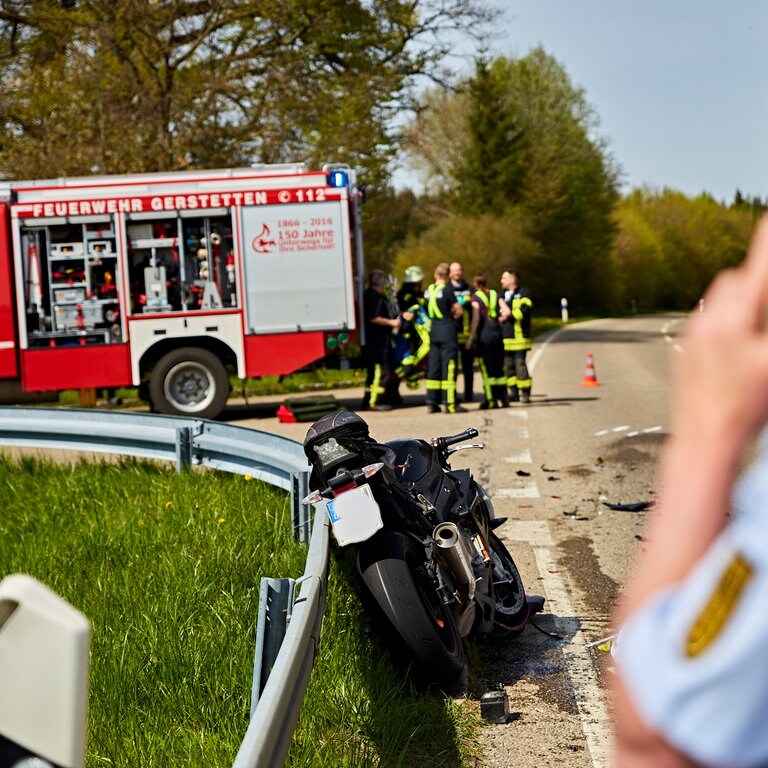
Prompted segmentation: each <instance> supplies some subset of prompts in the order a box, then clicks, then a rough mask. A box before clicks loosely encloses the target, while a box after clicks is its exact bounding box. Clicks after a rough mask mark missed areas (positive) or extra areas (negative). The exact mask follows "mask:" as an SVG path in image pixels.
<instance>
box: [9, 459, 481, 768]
mask: <svg viewBox="0 0 768 768" xmlns="http://www.w3.org/2000/svg"><path fill="white" fill-rule="evenodd" d="M0 495H2V498H3V500H4V502H5V504H4V514H3V516H2V518H1V519H0V561H1V562H2V563H3V571H4V573H3V574H2V575H5V574H6V573H11V572H24V573H28V574H30V575H32V576H34V577H35V578H37V579H39V580H40V581H42V582H43V583H45V584H46V585H48V586H49V587H50V588H52V589H53V590H54V591H56V592H57V593H58V594H60V595H61V596H62V597H63V598H64V599H66V600H67V601H69V602H70V603H71V604H72V605H74V606H75V607H76V608H78V609H79V610H81V611H82V612H83V613H85V615H86V616H87V617H88V618H89V620H90V621H91V626H92V644H91V650H92V653H91V657H92V660H91V687H90V703H89V715H88V719H89V722H88V730H89V737H88V747H87V755H86V765H87V766H88V768H91V766H98V765H105V764H107V765H114V766H135V765H142V766H149V767H151V766H169V765H184V766H203V765H204V766H222V767H223V766H230V765H231V764H232V760H233V759H234V755H235V754H236V752H237V750H238V748H239V746H240V743H241V742H242V739H243V736H244V734H245V730H246V728H247V726H248V713H249V708H250V693H251V680H252V671H253V642H254V637H255V619H256V615H257V608H258V601H259V579H260V577H262V576H272V577H285V576H292V577H294V578H296V577H297V576H299V575H300V574H301V572H302V571H303V566H304V561H305V559H306V549H305V548H304V547H303V546H301V545H299V544H297V543H296V542H295V541H294V540H293V537H292V534H291V530H290V514H289V511H288V504H287V495H286V494H285V493H284V492H282V491H279V490H276V489H274V488H270V487H269V486H265V485H263V484H262V483H258V482H256V481H249V480H248V479H247V478H244V477H241V476H234V475H227V474H223V473H218V472H201V473H188V474H183V475H177V474H176V473H175V472H173V471H172V470H169V469H167V468H165V467H161V466H158V465H156V464H151V463H148V462H140V461H134V460H122V461H119V462H116V463H109V462H101V463H90V462H79V463H77V464H75V465H69V464H56V463H53V462H50V461H46V460H41V459H37V458H23V459H20V460H11V459H8V458H6V457H2V456H0ZM2 575H0V578H2ZM355 580H356V576H355V571H354V562H353V559H352V558H350V557H348V556H347V557H345V558H342V559H340V560H333V561H332V564H331V570H330V578H329V588H328V595H327V599H326V606H325V611H324V623H323V630H322V635H321V643H320V648H319V656H318V659H317V662H316V666H315V669H314V671H313V674H312V677H311V681H310V687H309V690H308V693H307V697H306V699H305V702H304V704H303V709H302V713H301V718H300V722H299V727H298V731H297V733H296V735H295V737H294V740H293V745H292V747H291V751H290V754H289V758H288V765H292V766H302V767H303V766H308V765H311V766H318V767H322V766H328V768H331V767H333V768H336V766H349V767H350V768H352V767H353V766H354V768H364V767H365V766H380V765H407V764H409V763H411V762H418V763H419V764H420V765H423V766H424V768H429V766H438V765H441V766H442V765H447V766H454V767H455V768H459V767H460V766H463V765H467V766H468V765H473V764H474V762H475V759H476V758H477V746H476V743H475V741H474V739H473V733H474V731H475V730H476V729H477V727H478V725H479V720H478V716H477V713H476V711H473V710H472V709H470V708H467V707H466V706H464V707H461V706H459V705H457V704H454V703H453V702H451V701H450V700H447V699H445V698H444V697H443V696H441V695H439V694H430V693H425V692H423V691H417V690H415V689H414V688H413V687H412V686H411V684H410V682H409V679H408V677H407V675H406V673H405V672H404V671H398V670H396V669H395V668H394V667H393V666H392V664H391V663H390V661H389V656H388V654H387V653H386V650H385V648H384V647H383V645H382V644H381V643H380V642H379V639H378V637H377V636H376V635H373V634H371V633H370V632H369V631H368V627H367V626H366V623H365V621H364V615H363V614H362V613H361V606H360V601H359V599H358V597H357V595H356V593H355V586H354V584H355Z"/></svg>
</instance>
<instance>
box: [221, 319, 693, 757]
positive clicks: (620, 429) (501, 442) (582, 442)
mask: <svg viewBox="0 0 768 768" xmlns="http://www.w3.org/2000/svg"><path fill="white" fill-rule="evenodd" d="M681 324H682V318H681V317H679V316H675V317H670V316H653V317H633V318H627V319H607V320H595V321H591V322H588V323H581V324H577V325H573V326H567V327H565V328H564V329H562V330H560V331H558V332H557V333H555V334H554V335H552V336H550V337H549V338H548V339H547V340H543V341H542V342H541V343H538V344H536V345H534V349H533V350H532V353H531V355H530V357H529V361H530V363H531V367H532V369H533V379H534V389H533V393H534V396H533V400H532V402H531V404H530V405H526V406H520V405H517V406H513V407H511V408H508V409H503V410H498V411H478V410H476V409H477V405H476V404H467V407H468V409H469V412H467V413H463V414H457V415H447V414H436V415H428V414H427V413H426V409H425V407H424V391H423V389H422V390H421V391H418V392H416V393H410V392H405V391H404V392H403V394H404V396H405V399H406V405H405V407H402V408H398V409H396V410H394V411H391V412H387V413H366V414H365V415H364V417H365V418H366V420H367V421H368V422H369V425H370V427H371V433H372V435H373V436H374V437H375V438H376V439H378V440H380V441H384V440H389V439H393V438H397V437H405V436H415V437H423V438H427V439H428V438H430V437H432V436H436V435H447V434H453V433H456V432H459V431H461V430H462V429H464V428H466V427H469V426H474V427H476V428H478V429H479V430H480V438H479V440H480V441H482V442H483V443H484V444H485V446H486V449H485V450H483V451H465V452H460V453H458V454H456V455H455V456H454V460H453V465H454V467H462V466H469V467H471V468H472V470H473V472H474V473H475V475H476V476H477V477H478V479H479V480H480V481H481V483H482V484H483V485H484V486H485V487H486V488H487V489H488V490H489V492H490V493H491V496H492V498H493V499H494V504H495V507H496V514H497V516H505V517H507V518H508V522H507V523H506V524H505V525H503V526H502V527H501V528H500V529H499V532H500V533H501V535H502V538H503V539H504V540H505V541H506V543H507V545H508V546H509V548H510V550H511V551H512V554H513V556H514V557H515V559H516V561H517V563H518V566H519V567H520V570H521V573H522V576H523V580H524V582H525V584H526V589H527V591H528V592H529V593H531V594H541V595H544V597H545V598H546V601H547V602H546V606H545V612H544V614H542V615H540V616H538V617H537V618H536V619H535V624H536V626H529V628H528V629H526V631H525V632H524V633H523V635H522V636H521V637H520V638H518V639H517V640H515V641H514V642H513V643H511V644H509V645H507V646H503V647H488V646H483V647H481V648H480V653H479V658H480V663H479V669H478V670H477V672H476V674H475V675H473V677H472V679H471V680H470V691H471V693H472V694H473V696H472V697H470V699H469V700H468V704H467V706H478V704H477V699H478V698H479V696H480V695H481V694H482V693H484V692H486V691H487V690H490V689H491V688H495V687H497V686H499V685H500V686H503V688H504V690H505V691H506V693H507V696H508V701H509V710H510V715H509V718H508V722H507V723H506V724H503V725H487V726H486V727H484V728H483V729H482V735H481V741H482V746H483V750H484V763H483V764H482V768H495V767H496V766H509V765H514V766H515V767H516V768H541V767H542V766H558V768H560V766H567V767H568V768H596V767H598V766H600V767H602V766H608V765H609V753H610V717H609V712H608V706H607V702H606V697H605V693H604V680H603V675H604V671H603V662H605V661H606V660H607V659H606V656H605V654H604V653H602V652H600V651H598V650H597V649H596V648H595V647H594V646H591V644H592V643H594V642H595V641H597V640H599V639H601V638H604V637H606V636H608V635H610V634H612V632H613V628H612V627H611V623H610V618H611V612H612V610H613V606H614V604H615V601H616V600H617V598H618V596H619V595H620V591H621V584H622V583H623V581H624V579H625V577H626V574H627V569H628V567H629V563H630V562H631V559H632V556H633V553H634V552H635V550H636V548H637V547H638V546H642V536H641V531H642V526H643V522H644V519H645V512H644V511H643V510H639V511H638V510H637V508H636V505H641V506H642V505H644V504H649V503H650V504H652V503H653V500H654V495H655V494H654V490H655V488H654V481H655V472H656V461H657V457H658V452H659V448H660V446H661V443H662V441H663V439H664V437H665V435H666V433H667V428H668V424H669V408H668V387H667V384H668V378H669V376H668V374H669V364H670V362H671V359H672V358H673V356H674V355H677V354H680V353H681V349H680V347H679V345H678V343H677V340H676V338H675V332H676V331H679V329H680V327H681ZM589 354H591V355H592V362H593V368H592V369H588V365H587V362H588V355H589ZM592 374H594V376H593V375H592ZM591 378H594V379H595V380H596V382H597V384H599V386H593V387H586V386H582V384H583V383H584V381H585V380H589V379H591ZM478 390H479V386H478V385H477V384H476V386H475V391H476V392H477V391H478ZM334 394H335V395H336V397H337V399H338V400H339V402H340V404H342V405H345V406H347V407H350V408H353V409H354V408H356V407H357V406H358V404H359V403H360V400H361V396H362V390H344V391H337V392H334ZM279 402H280V400H279V399H276V398H259V399H258V400H257V401H254V402H250V403H248V404H244V403H243V404H235V405H231V406H229V407H228V408H227V410H226V412H225V414H224V418H225V419H226V420H227V421H230V422H232V423H237V424H241V425H244V426H249V427H252V428H255V429H261V430H264V431H267V432H276V433H278V434H283V435H286V436H289V437H293V438H295V439H297V440H302V439H303V437H304V435H305V433H306V430H307V427H308V424H302V423H297V424H282V423H280V422H279V421H278V420H277V418H276V417H275V416H274V413H275V410H276V408H277V406H278V405H279ZM607 504H612V505H614V506H619V507H620V508H619V509H612V508H610V507H609V506H607Z"/></svg>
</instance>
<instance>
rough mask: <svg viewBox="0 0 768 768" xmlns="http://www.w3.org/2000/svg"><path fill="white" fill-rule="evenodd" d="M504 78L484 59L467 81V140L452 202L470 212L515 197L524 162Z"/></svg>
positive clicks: (502, 206) (494, 208) (500, 206)
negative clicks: (495, 72) (468, 104)
mask: <svg viewBox="0 0 768 768" xmlns="http://www.w3.org/2000/svg"><path fill="white" fill-rule="evenodd" d="M506 87H507V85H506V83H505V82H504V80H503V79H502V78H499V77H496V76H495V75H494V73H493V72H491V71H490V70H489V68H488V66H487V64H486V63H485V62H484V61H480V62H478V64H477V69H476V72H475V76H474V77H473V78H472V80H471V81H470V82H469V86H468V90H469V103H470V105H471V112H470V114H469V116H468V118H469V119H468V129H469V141H468V146H467V152H466V154H465V155H464V157H463V159H462V160H461V162H460V165H459V167H458V169H457V179H458V182H459V187H458V190H457V192H458V195H457V198H458V199H457V203H458V207H459V209H460V210H461V211H463V212H464V213H467V214H469V215H472V214H481V213H493V212H499V211H504V210H506V209H507V208H509V207H511V206H512V205H514V204H515V203H517V202H519V200H520V195H521V191H522V185H523V179H524V173H525V165H524V155H525V147H524V146H523V143H522V140H523V137H524V133H523V130H522V129H520V128H519V127H518V121H517V115H516V113H515V111H514V110H513V109H512V107H511V105H510V103H509V100H508V99H507V97H506V96H507V95H506Z"/></svg>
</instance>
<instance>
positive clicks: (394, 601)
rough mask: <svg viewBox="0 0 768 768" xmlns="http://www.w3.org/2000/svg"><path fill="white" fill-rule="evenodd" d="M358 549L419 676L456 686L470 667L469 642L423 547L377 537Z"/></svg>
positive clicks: (376, 595) (367, 580)
mask: <svg viewBox="0 0 768 768" xmlns="http://www.w3.org/2000/svg"><path fill="white" fill-rule="evenodd" d="M366 545H369V546H366V547H365V548H364V549H361V551H360V552H359V553H358V569H359V570H360V574H361V576H362V578H363V581H364V582H365V585H366V586H367V588H368V591H369V592H370V593H371V595H372V596H373V598H374V600H375V601H376V603H377V604H378V606H379V608H381V610H382V611H383V613H384V615H385V617H386V619H387V620H388V622H389V624H390V625H391V626H392V627H393V628H394V630H395V631H396V632H397V634H398V635H399V638H400V639H401V640H402V642H403V643H404V644H405V646H406V649H407V653H408V656H409V657H410V658H409V660H410V661H411V662H412V670H413V673H414V676H415V677H417V678H418V679H420V680H423V681H424V682H426V683H431V684H436V685H450V684H451V683H454V682H455V681H456V680H457V678H458V677H459V675H460V674H461V672H462V670H463V669H464V666H465V663H466V662H465V655H464V643H463V641H462V638H461V634H460V632H459V629H458V627H457V626H456V621H455V619H454V617H453V614H452V613H451V610H450V606H447V605H444V604H443V602H442V601H441V600H440V598H439V596H438V594H437V592H436V590H435V585H434V583H433V581H432V578H431V577H430V576H429V573H428V572H427V569H426V567H425V565H424V561H423V557H424V553H423V550H421V548H420V547H419V546H418V545H416V544H415V543H414V542H412V541H411V540H410V539H408V538H407V537H403V536H399V535H389V536H386V535H384V536H382V535H381V534H379V535H377V536H375V537H374V538H373V539H371V540H369V541H368V542H366Z"/></svg>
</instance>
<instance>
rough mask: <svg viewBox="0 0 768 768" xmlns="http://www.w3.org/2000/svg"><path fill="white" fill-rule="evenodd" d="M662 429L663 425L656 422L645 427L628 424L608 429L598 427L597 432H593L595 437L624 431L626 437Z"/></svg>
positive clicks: (647, 433)
mask: <svg viewBox="0 0 768 768" xmlns="http://www.w3.org/2000/svg"><path fill="white" fill-rule="evenodd" d="M663 429H664V427H662V426H661V425H660V424H657V425H655V426H653V427H646V428H645V429H632V428H631V427H630V426H629V425H628V424H623V425H622V426H620V427H611V428H610V429H599V430H598V431H597V432H595V437H605V436H606V435H610V434H613V433H618V432H626V433H627V435H626V436H627V437H637V436H638V435H649V434H651V433H652V432H661V431H663ZM627 430H629V431H627Z"/></svg>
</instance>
